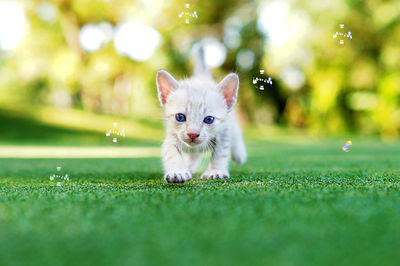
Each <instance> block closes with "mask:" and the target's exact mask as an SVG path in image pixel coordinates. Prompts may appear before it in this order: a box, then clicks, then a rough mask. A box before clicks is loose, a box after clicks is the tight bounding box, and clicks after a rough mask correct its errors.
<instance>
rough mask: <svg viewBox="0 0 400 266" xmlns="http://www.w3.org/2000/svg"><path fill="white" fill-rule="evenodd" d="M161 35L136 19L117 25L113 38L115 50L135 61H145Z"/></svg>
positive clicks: (156, 45)
mask: <svg viewBox="0 0 400 266" xmlns="http://www.w3.org/2000/svg"><path fill="white" fill-rule="evenodd" d="M160 42H161V35H160V33H159V32H158V31H157V30H155V29H154V28H152V27H150V26H148V25H143V24H141V23H138V22H136V21H128V22H124V23H121V24H119V25H118V26H117V29H116V32H115V38H114V46H115V49H116V51H117V52H118V53H119V54H121V55H126V56H128V57H130V58H131V59H133V60H136V61H146V60H147V59H149V58H150V57H151V56H152V55H153V53H154V51H155V49H156V48H157V47H158V46H159V45H160Z"/></svg>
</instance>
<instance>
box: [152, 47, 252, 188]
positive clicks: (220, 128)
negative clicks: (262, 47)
mask: <svg viewBox="0 0 400 266" xmlns="http://www.w3.org/2000/svg"><path fill="white" fill-rule="evenodd" d="M156 80H157V89H158V97H159V100H160V102H161V105H162V106H163V108H164V118H165V122H166V138H165V141H164V143H163V145H162V160H163V165H164V171H165V175H164V179H165V180H166V181H167V182H173V183H177V182H185V181H189V180H190V179H191V178H192V173H194V172H195V170H196V168H197V166H198V165H199V162H200V153H201V152H202V151H205V150H207V149H210V150H211V151H212V155H211V161H210V164H209V166H208V169H207V170H206V171H205V172H204V173H203V174H202V175H201V178H202V179H217V178H229V172H228V164H229V159H230V157H232V159H233V160H234V161H236V162H237V163H240V164H241V163H244V162H245V161H246V157H247V155H246V148H245V144H244V141H243V137H242V132H241V129H240V126H239V124H238V122H237V120H236V118H235V115H234V114H233V107H234V106H235V104H236V99H237V93H238V89H239V77H238V76H237V75H236V74H234V73H231V74H229V75H227V76H226V77H225V78H224V79H223V80H222V81H221V82H220V83H219V84H216V83H215V82H214V80H213V79H212V77H211V75H210V73H209V71H208V69H207V67H206V64H205V61H204V52H203V49H202V48H200V49H199V52H198V56H197V60H196V65H195V70H194V75H193V77H191V78H189V79H185V80H182V81H176V80H175V79H174V78H173V77H172V76H171V75H170V74H169V73H168V72H167V71H164V70H160V71H158V72H157V78H156ZM183 153H187V154H188V158H189V161H188V162H186V163H185V162H184V159H183Z"/></svg>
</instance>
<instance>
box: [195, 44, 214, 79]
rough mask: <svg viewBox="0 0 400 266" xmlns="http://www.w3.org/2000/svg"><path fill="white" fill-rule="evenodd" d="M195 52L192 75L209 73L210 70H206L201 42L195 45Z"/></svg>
mask: <svg viewBox="0 0 400 266" xmlns="http://www.w3.org/2000/svg"><path fill="white" fill-rule="evenodd" d="M195 54H196V56H195V63H194V71H193V74H194V76H200V75H210V71H209V70H208V67H207V63H206V57H205V51H204V46H203V45H202V44H199V45H198V46H197V49H196V52H195Z"/></svg>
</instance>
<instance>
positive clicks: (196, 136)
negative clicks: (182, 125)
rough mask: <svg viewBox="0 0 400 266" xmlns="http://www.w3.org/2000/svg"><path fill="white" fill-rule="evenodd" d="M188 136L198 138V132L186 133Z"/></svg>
mask: <svg viewBox="0 0 400 266" xmlns="http://www.w3.org/2000/svg"><path fill="white" fill-rule="evenodd" d="M187 135H188V137H189V138H191V139H192V140H194V139H196V138H198V137H199V136H200V134H197V133H187Z"/></svg>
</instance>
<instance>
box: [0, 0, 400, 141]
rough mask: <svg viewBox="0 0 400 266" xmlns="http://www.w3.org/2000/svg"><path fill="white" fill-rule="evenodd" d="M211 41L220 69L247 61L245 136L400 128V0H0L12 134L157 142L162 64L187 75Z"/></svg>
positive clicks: (2, 115) (4, 115)
mask: <svg viewBox="0 0 400 266" xmlns="http://www.w3.org/2000/svg"><path fill="white" fill-rule="evenodd" d="M181 12H186V14H185V13H183V15H182V16H180V15H179V14H182V13H181ZM194 12H196V15H197V18H196V17H195V16H193V14H194ZM340 24H344V25H345V29H346V31H347V32H348V31H351V34H352V39H350V38H346V39H344V43H343V44H340V43H339V41H338V39H335V38H333V34H334V33H335V32H337V31H340V28H339V25H340ZM199 43H202V44H203V45H204V46H205V47H206V59H207V63H208V64H209V66H210V67H211V68H212V72H213V75H214V77H215V78H216V80H217V81H219V80H220V79H222V78H223V77H224V75H226V74H228V73H229V72H232V71H235V72H237V73H238V74H239V76H240V79H241V84H240V92H239V103H238V106H237V112H238V115H239V117H240V120H241V121H242V124H243V125H244V127H245V135H246V136H247V138H257V137H260V136H261V137H265V138H268V137H269V136H273V135H285V134H286V135H289V136H304V135H305V136H317V137H323V136H354V135H357V136H363V137H373V138H381V139H385V140H393V139H396V138H398V135H399V133H400V103H399V95H400V1H397V0H392V1H390V0H385V1H383V0H382V1H380V0H373V1H361V0H331V1H319V0H307V1H305V0H304V1H294V0H293V1H291V0H279V1H278V0H275V1H250V0H242V1H241V0H238V1H232V0H229V1H228V0H218V1H216V0H202V1H162V0H136V1H134V0H70V1H68V0H54V1H50V0H49V1H39V0H25V1H24V0H20V1H12V0H0V143H3V144H4V143H7V144H10V143H11V144H18V145H19V144H21V145H22V144H30V143H44V144H51V143H58V144H66V145H67V144H68V145H71V144H79V145H94V144H96V145H97V144H101V143H107V142H109V140H108V139H107V138H106V137H105V132H106V131H108V130H109V129H110V128H112V127H113V122H118V125H119V126H120V127H121V128H124V130H125V132H126V140H125V144H134V143H136V144H138V145H139V144H143V143H144V144H145V145H151V144H152V143H156V144H155V145H158V144H159V142H160V141H161V140H162V138H163V135H164V133H163V124H162V110H161V107H160V106H159V103H158V99H157V93H156V85H155V74H156V72H157V70H158V69H161V68H162V69H166V70H167V71H169V72H170V73H172V74H173V75H174V76H175V78H177V79H181V78H184V77H186V76H189V75H190V74H191V72H192V67H193V60H192V54H193V50H194V49H193V47H195V46H196V45H197V44H199ZM260 70H264V71H265V76H266V77H271V78H272V80H273V86H271V87H269V86H268V87H266V88H265V90H259V89H258V88H256V87H255V86H254V84H253V82H252V80H253V77H257V76H260ZM346 140H347V139H346ZM343 144H344V143H343Z"/></svg>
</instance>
